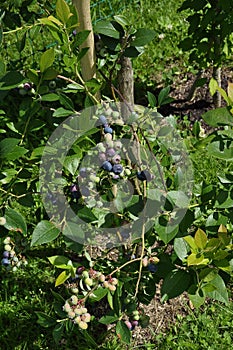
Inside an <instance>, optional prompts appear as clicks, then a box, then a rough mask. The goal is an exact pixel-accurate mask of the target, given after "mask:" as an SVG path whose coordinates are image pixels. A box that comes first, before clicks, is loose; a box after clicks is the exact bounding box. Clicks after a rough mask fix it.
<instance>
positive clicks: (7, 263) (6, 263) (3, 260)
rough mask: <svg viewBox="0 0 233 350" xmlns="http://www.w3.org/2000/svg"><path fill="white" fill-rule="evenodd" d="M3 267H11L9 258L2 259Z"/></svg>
mask: <svg viewBox="0 0 233 350" xmlns="http://www.w3.org/2000/svg"><path fill="white" fill-rule="evenodd" d="M2 265H3V266H8V265H10V261H9V260H8V259H7V258H3V259H2Z"/></svg>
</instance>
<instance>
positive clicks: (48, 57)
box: [40, 48, 55, 73]
mask: <svg viewBox="0 0 233 350" xmlns="http://www.w3.org/2000/svg"><path fill="white" fill-rule="evenodd" d="M54 59H55V56H54V49H53V48H51V49H49V50H47V51H45V52H44V53H43V54H42V56H41V58H40V71H41V73H44V72H45V71H46V70H47V69H48V68H49V67H51V66H52V64H53V62H54Z"/></svg>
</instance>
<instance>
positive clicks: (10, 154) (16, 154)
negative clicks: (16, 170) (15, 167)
mask: <svg viewBox="0 0 233 350" xmlns="http://www.w3.org/2000/svg"><path fill="white" fill-rule="evenodd" d="M19 141H20V140H19V139H14V138H7V139H4V140H2V141H1V142H0V158H6V159H7V160H16V159H18V158H20V157H22V156H23V155H24V154H25V153H27V152H28V150H27V149H26V148H24V147H19V146H17V144H18V143H19Z"/></svg>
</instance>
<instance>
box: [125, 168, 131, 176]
mask: <svg viewBox="0 0 233 350" xmlns="http://www.w3.org/2000/svg"><path fill="white" fill-rule="evenodd" d="M124 172H125V175H127V176H129V175H131V170H130V169H128V168H125V169H124Z"/></svg>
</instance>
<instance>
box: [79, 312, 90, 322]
mask: <svg viewBox="0 0 233 350" xmlns="http://www.w3.org/2000/svg"><path fill="white" fill-rule="evenodd" d="M81 319H82V321H84V322H90V321H91V315H90V314H89V313H86V314H83V315H82V316H81Z"/></svg>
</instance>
